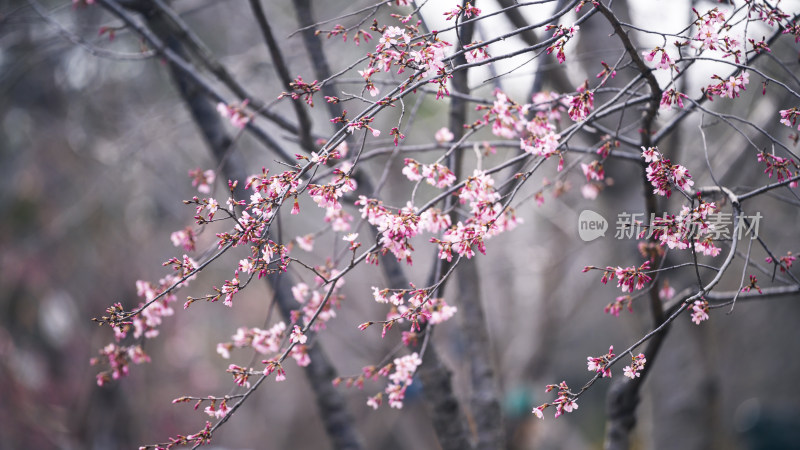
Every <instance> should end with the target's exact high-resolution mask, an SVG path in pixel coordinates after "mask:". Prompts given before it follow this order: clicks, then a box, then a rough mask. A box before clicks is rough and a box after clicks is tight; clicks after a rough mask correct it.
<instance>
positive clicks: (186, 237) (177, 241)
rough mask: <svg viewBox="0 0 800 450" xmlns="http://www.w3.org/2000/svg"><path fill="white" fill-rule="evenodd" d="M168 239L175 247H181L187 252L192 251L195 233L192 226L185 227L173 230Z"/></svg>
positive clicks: (195, 242)
mask: <svg viewBox="0 0 800 450" xmlns="http://www.w3.org/2000/svg"><path fill="white" fill-rule="evenodd" d="M169 239H170V240H171V241H172V245H174V246H175V247H183V249H184V250H186V251H187V252H193V251H194V249H195V245H196V244H197V233H195V232H194V230H193V229H192V227H186V228H184V229H182V230H178V231H175V232H173V233H172V234H171V235H170V236H169Z"/></svg>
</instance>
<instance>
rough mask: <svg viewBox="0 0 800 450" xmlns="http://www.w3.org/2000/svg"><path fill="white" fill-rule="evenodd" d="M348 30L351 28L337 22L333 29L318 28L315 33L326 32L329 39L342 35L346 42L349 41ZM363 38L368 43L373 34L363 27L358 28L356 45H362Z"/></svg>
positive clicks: (355, 36) (355, 37)
mask: <svg viewBox="0 0 800 450" xmlns="http://www.w3.org/2000/svg"><path fill="white" fill-rule="evenodd" d="M348 31H350V30H348V29H347V28H345V27H344V26H343V25H340V24H336V25H334V27H333V29H332V30H329V31H323V30H316V31H315V32H314V34H315V35H316V36H319V35H320V34H322V33H326V34H327V38H328V39H330V38H332V37H334V36H341V37H342V40H343V41H344V42H347V33H348ZM362 38H363V39H364V43H368V42H369V41H370V39H372V35H371V34H370V33H369V32H368V31H364V30H363V29H361V28H359V29H358V30H356V32H355V35H354V36H353V42H354V43H355V44H356V46H358V45H361V39H362Z"/></svg>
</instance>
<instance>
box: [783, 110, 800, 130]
mask: <svg viewBox="0 0 800 450" xmlns="http://www.w3.org/2000/svg"><path fill="white" fill-rule="evenodd" d="M779 112H780V115H781V123H782V124H784V125H786V126H787V127H790V128H791V127H793V126H795V125H796V124H797V117H798V116H800V108H797V107H796V106H795V107H794V108H789V109H782V110H780V111H779ZM797 129H798V130H800V125H798V126H797Z"/></svg>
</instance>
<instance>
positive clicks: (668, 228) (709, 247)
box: [639, 200, 721, 256]
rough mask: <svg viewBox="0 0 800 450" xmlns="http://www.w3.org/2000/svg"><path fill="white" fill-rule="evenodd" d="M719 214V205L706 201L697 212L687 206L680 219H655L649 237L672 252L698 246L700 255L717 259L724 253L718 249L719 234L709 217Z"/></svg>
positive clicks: (677, 217) (698, 207)
mask: <svg viewBox="0 0 800 450" xmlns="http://www.w3.org/2000/svg"><path fill="white" fill-rule="evenodd" d="M716 210H717V206H716V204H715V203H713V202H705V201H702V200H701V201H700V203H699V205H698V206H697V207H695V208H689V207H688V206H686V205H684V206H683V207H681V212H680V213H679V214H678V215H677V216H675V215H670V214H664V215H663V216H662V217H655V218H653V221H652V223H651V224H650V229H649V236H651V237H653V238H654V239H656V240H658V241H659V242H660V243H661V245H666V246H668V247H669V248H671V249H675V248H677V249H681V250H683V249H687V248H689V246H690V245H692V244H694V250H695V251H696V252H699V253H703V254H704V255H707V256H717V255H719V253H720V251H721V249H720V248H719V247H717V246H715V245H714V242H713V237H714V236H715V232H717V231H718V230H716V226H715V225H714V224H713V223H711V222H710V221H709V215H710V214H712V213H713V212H714V211H716ZM645 232H646V231H642V232H641V233H640V235H639V237H640V238H642V237H644V233H645Z"/></svg>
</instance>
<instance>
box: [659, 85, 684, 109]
mask: <svg viewBox="0 0 800 450" xmlns="http://www.w3.org/2000/svg"><path fill="white" fill-rule="evenodd" d="M686 97H687V96H686V94H683V93H681V92H678V91H676V90H675V89H673V88H670V89H667V90H666V91H664V92H663V93H662V94H661V104H660V105H659V107H660V108H661V109H673V108H674V107H675V106H677V107H678V108H680V109H683V99H684V98H686ZM673 104H674V105H675V106H673Z"/></svg>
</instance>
